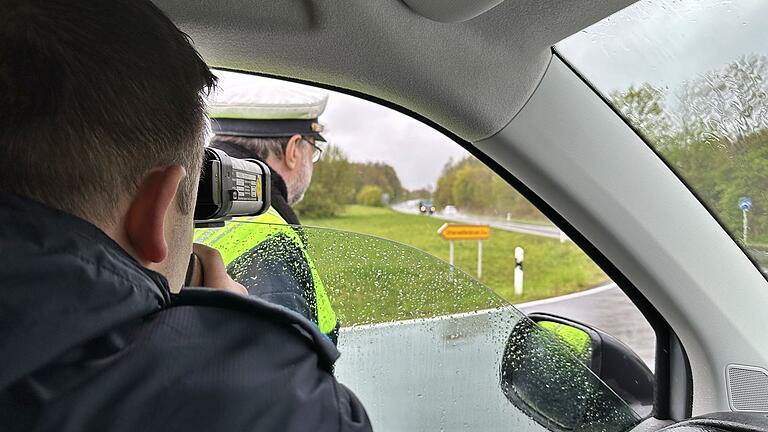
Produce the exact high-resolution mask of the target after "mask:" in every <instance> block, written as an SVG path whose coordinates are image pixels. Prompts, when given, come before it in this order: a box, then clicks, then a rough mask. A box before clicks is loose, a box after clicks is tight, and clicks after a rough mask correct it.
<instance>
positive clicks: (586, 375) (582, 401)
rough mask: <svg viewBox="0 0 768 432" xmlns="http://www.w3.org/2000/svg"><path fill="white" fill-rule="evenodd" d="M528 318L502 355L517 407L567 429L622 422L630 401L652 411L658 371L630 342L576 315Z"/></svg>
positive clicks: (505, 383) (642, 411)
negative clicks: (632, 347) (579, 318)
mask: <svg viewBox="0 0 768 432" xmlns="http://www.w3.org/2000/svg"><path fill="white" fill-rule="evenodd" d="M528 318H529V319H530V320H521V321H520V322H518V323H517V324H516V325H515V327H514V329H513V330H512V333H511V335H510V336H509V339H508V341H507V345H506V348H505V350H504V358H503V359H502V368H501V387H502V391H503V392H504V394H505V396H506V397H507V399H509V400H510V401H511V402H512V403H513V404H514V405H515V406H517V407H518V408H520V409H521V410H523V411H524V412H526V413H527V414H529V415H530V416H531V417H533V418H534V419H535V420H537V421H538V422H539V423H541V424H543V425H545V426H547V427H548V428H550V429H552V430H557V431H563V432H569V431H587V430H593V428H594V427H596V426H598V427H601V426H608V425H605V424H603V425H596V424H595V423H594V422H595V421H598V420H597V419H607V420H606V421H609V422H613V423H614V424H612V425H611V426H618V424H620V423H623V422H624V421H626V418H625V417H626V415H622V414H623V411H622V409H621V407H626V405H628V406H629V407H631V408H632V411H634V413H635V414H637V415H639V416H642V417H645V416H648V415H650V414H651V411H652V409H653V399H654V382H655V379H654V375H653V373H652V372H651V371H650V369H648V367H647V366H646V365H645V363H644V362H643V361H642V360H641V359H640V357H639V356H637V354H635V353H634V352H633V351H632V350H631V349H630V348H629V347H627V346H626V345H624V344H623V343H621V342H620V341H619V340H617V339H616V338H614V337H613V336H611V335H609V334H607V333H605V332H603V331H601V330H599V329H596V328H593V327H590V326H587V325H585V324H582V323H579V322H576V321H573V320H569V319H566V318H562V317H558V316H555V315H549V314H541V313H534V314H530V315H529V316H528ZM603 383H604V384H603ZM605 385H607V386H608V388H606V387H605ZM606 430H613V428H610V427H609V428H608V429H606ZM616 430H620V428H618V429H616Z"/></svg>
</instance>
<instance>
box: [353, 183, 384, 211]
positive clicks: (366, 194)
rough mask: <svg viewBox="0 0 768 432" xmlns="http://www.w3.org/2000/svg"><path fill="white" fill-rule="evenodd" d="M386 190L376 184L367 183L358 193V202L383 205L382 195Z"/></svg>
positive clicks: (377, 205) (368, 204) (370, 205)
mask: <svg viewBox="0 0 768 432" xmlns="http://www.w3.org/2000/svg"><path fill="white" fill-rule="evenodd" d="M383 194H384V191H382V190H381V188H380V187H378V186H374V185H366V186H363V188H362V189H360V192H358V193H357V203H358V204H360V205H364V206H369V207H383V206H384V201H383V200H382V195H383Z"/></svg>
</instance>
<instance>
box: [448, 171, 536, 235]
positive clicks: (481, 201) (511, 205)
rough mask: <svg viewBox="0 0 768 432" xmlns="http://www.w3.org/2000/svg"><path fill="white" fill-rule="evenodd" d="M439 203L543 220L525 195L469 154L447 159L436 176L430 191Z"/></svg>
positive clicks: (494, 213)
mask: <svg viewBox="0 0 768 432" xmlns="http://www.w3.org/2000/svg"><path fill="white" fill-rule="evenodd" d="M433 198H434V201H435V204H436V205H437V206H438V207H445V206H447V205H452V206H455V207H457V208H458V209H460V210H461V211H464V212H468V213H475V214H484V215H491V216H502V217H505V216H506V214H507V213H509V214H510V215H511V217H512V218H514V219H518V220H529V221H546V220H547V219H546V217H545V216H544V215H543V214H541V212H539V210H538V209H536V207H534V206H533V204H531V203H530V202H529V201H528V200H527V199H525V197H523V196H522V195H521V194H520V193H519V192H517V191H516V190H515V189H514V188H512V186H510V185H509V184H507V182H506V181H504V180H503V179H502V178H501V177H499V176H498V175H497V174H496V173H494V172H493V171H491V169H490V168H488V167H487V166H485V165H483V163H482V162H480V161H479V160H477V159H476V158H474V157H472V156H467V157H466V158H464V159H461V160H458V161H448V163H447V164H446V165H445V167H443V171H442V173H441V175H440V177H439V178H438V179H437V187H436V188H435V192H434V195H433Z"/></svg>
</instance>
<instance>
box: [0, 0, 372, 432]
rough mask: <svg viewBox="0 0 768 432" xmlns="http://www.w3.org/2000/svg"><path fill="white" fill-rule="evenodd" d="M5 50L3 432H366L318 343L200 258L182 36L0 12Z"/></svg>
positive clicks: (208, 253) (62, 15)
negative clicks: (191, 266) (191, 268)
mask: <svg viewBox="0 0 768 432" xmlns="http://www.w3.org/2000/svg"><path fill="white" fill-rule="evenodd" d="M0 40H2V41H3V43H2V44H0V94H2V95H3V96H2V98H0V254H2V257H3V263H2V265H0V290H2V295H0V353H2V356H0V430H2V431H17V430H18V431H22V430H23V431H27V430H35V431H177V430H178V431H245V430H252V431H255V430H259V431H278V430H279V431H309V430H311V431H369V430H371V426H370V423H369V421H368V417H367V415H366V413H365V410H364V408H363V406H362V405H361V403H360V402H359V401H358V400H357V398H356V397H355V396H354V394H353V393H352V392H351V391H350V390H348V389H347V388H345V387H344V386H343V385H341V384H340V383H338V382H337V381H336V380H335V378H334V376H333V375H332V373H331V370H332V367H333V364H334V362H335V360H336V359H337V357H338V355H339V354H338V352H337V351H336V348H335V347H334V346H333V344H332V343H331V342H330V340H328V339H327V338H326V337H325V336H324V335H323V334H322V333H320V331H319V329H318V328H317V326H316V325H315V324H313V323H312V322H310V321H308V320H307V319H306V318H304V317H302V316H300V315H299V314H297V313H295V312H292V311H290V310H288V309H286V308H284V307H280V306H276V305H273V304H270V303H266V302H264V301H261V300H259V299H254V298H249V297H247V296H246V295H244V288H243V287H242V286H241V285H239V284H237V283H235V282H234V281H232V279H231V278H230V277H229V276H228V275H227V274H226V272H225V270H224V269H225V267H224V263H223V261H222V259H221V256H220V255H218V254H217V253H216V251H214V250H212V249H208V248H205V247H201V246H199V245H195V246H194V248H193V245H192V242H191V239H192V217H193V215H192V213H193V212H192V210H193V207H194V198H195V195H196V187H197V183H198V178H199V173H200V165H201V160H202V149H203V143H204V140H205V136H206V134H205V121H206V120H205V108H204V93H205V92H206V91H208V90H209V89H210V88H211V87H212V86H213V85H214V82H215V77H214V76H213V75H212V74H211V73H210V71H209V69H208V67H207V66H206V65H205V64H204V63H203V61H202V60H201V59H200V57H199V56H198V54H197V53H196V52H195V50H194V48H193V47H192V46H191V44H190V43H189V41H188V39H187V37H186V36H185V35H184V34H183V33H181V32H180V31H179V30H178V29H177V28H176V27H175V26H174V25H173V24H172V23H171V22H170V21H169V20H168V19H167V18H166V17H165V16H164V15H163V14H162V12H161V11H160V10H159V9H157V8H156V7H155V6H153V5H152V4H151V3H149V2H148V1H141V0H5V1H3V2H0ZM193 249H194V251H195V254H196V256H197V262H198V264H199V265H196V266H195V268H197V269H199V268H200V267H202V269H203V270H204V271H203V272H196V275H193V276H194V277H193V279H194V280H197V281H198V282H199V284H200V285H203V286H206V287H208V288H183V289H182V285H183V282H184V280H185V276H186V273H187V269H188V263H189V257H190V253H191V252H192V250H193Z"/></svg>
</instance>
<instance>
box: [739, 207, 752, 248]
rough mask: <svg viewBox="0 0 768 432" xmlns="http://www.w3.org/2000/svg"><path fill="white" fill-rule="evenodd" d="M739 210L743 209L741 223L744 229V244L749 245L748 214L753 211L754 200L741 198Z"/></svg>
mask: <svg viewBox="0 0 768 432" xmlns="http://www.w3.org/2000/svg"><path fill="white" fill-rule="evenodd" d="M739 208H740V209H741V223H742V227H743V229H744V232H743V240H744V244H745V245H746V244H747V230H748V224H747V212H749V211H750V210H752V198H750V197H741V198H739Z"/></svg>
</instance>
